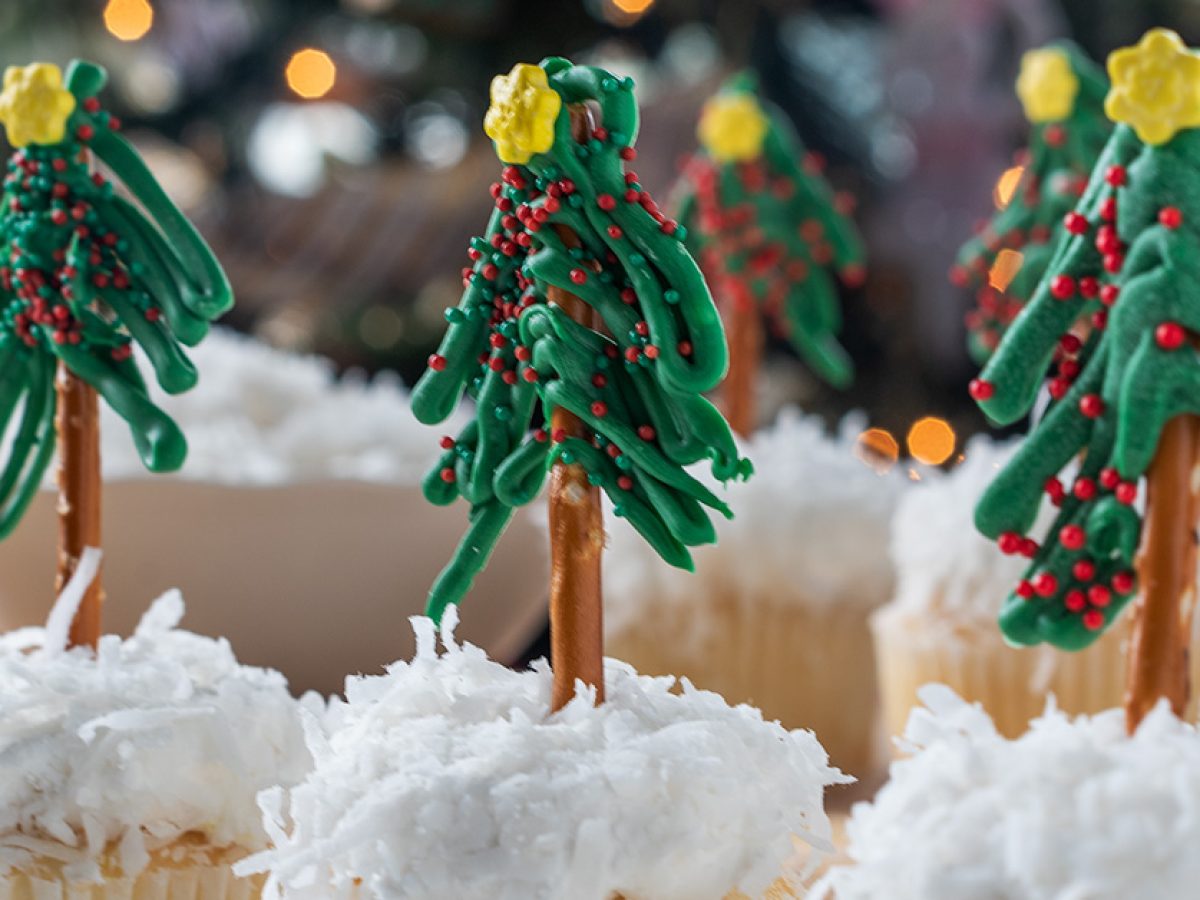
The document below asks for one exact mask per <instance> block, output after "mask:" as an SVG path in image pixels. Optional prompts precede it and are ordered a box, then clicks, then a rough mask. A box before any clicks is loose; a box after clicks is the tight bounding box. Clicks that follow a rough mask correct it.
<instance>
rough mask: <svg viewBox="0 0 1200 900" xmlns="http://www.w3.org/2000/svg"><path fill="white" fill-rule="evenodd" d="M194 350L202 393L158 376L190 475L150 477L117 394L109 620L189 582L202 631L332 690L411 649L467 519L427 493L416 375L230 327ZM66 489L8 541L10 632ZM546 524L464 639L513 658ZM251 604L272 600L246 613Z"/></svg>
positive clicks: (36, 608) (518, 554)
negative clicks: (336, 360) (283, 624)
mask: <svg viewBox="0 0 1200 900" xmlns="http://www.w3.org/2000/svg"><path fill="white" fill-rule="evenodd" d="M189 354H190V355H191V356H192V359H193V361H194V362H195V364H196V366H197V367H198V369H199V371H200V372H201V376H200V382H199V384H198V385H197V386H196V388H195V389H194V390H192V391H188V392H186V393H184V394H179V395H175V396H170V395H166V394H164V393H163V392H162V389H161V388H160V387H158V386H157V384H155V383H151V384H150V385H148V390H149V391H150V394H151V399H152V400H153V401H154V402H155V403H156V404H159V405H160V406H161V407H162V408H163V409H164V410H166V411H167V413H168V414H169V415H171V416H172V417H173V418H174V419H175V421H176V422H177V423H178V424H179V425H180V427H181V428H182V429H183V431H184V433H185V434H186V435H187V440H188V446H189V452H188V457H187V460H186V461H185V462H184V465H183V468H182V470H181V471H180V472H179V473H176V474H173V475H169V476H154V477H153V478H151V477H149V476H148V475H147V473H146V470H145V467H144V466H143V465H142V464H141V462H140V460H139V459H138V457H137V454H136V452H135V448H134V446H133V443H132V441H130V439H129V429H128V428H127V427H126V426H125V424H124V423H123V422H121V421H119V419H118V418H117V417H116V416H115V414H113V413H112V412H111V410H109V409H108V407H107V406H106V405H103V404H102V411H101V416H102V419H103V422H102V426H103V427H102V429H101V438H102V448H101V449H102V454H101V456H102V461H103V468H104V474H105V493H104V499H105V517H106V520H107V521H110V522H120V523H121V527H120V528H111V529H109V530H108V533H107V534H106V536H105V538H106V544H105V551H106V555H105V583H106V585H107V587H108V593H109V597H110V602H109V604H108V605H107V607H106V609H105V619H106V621H107V622H108V623H110V627H111V628H112V629H113V630H114V631H115V632H117V633H120V634H125V633H128V632H129V630H130V629H132V628H133V627H134V625H135V624H136V623H137V620H138V618H139V617H140V615H141V612H142V609H141V607H140V605H139V604H140V603H141V601H142V599H144V598H145V597H147V596H151V597H152V596H156V595H158V594H160V593H162V592H163V591H166V590H168V589H169V588H172V587H178V588H180V589H181V590H182V591H183V593H184V595H185V596H186V597H187V598H188V601H189V607H190V613H189V617H188V623H189V626H190V627H191V628H192V629H194V630H196V631H198V632H200V633H204V634H224V635H227V636H228V637H229V638H230V640H232V641H233V643H234V646H236V647H237V648H238V654H239V655H240V656H241V658H242V659H243V660H246V661H249V662H253V663H255V664H257V665H263V666H269V667H271V668H275V669H279V670H280V671H282V672H284V673H285V674H286V675H287V677H288V680H289V681H290V683H291V684H293V685H294V686H296V687H297V688H298V689H301V690H306V689H316V690H320V691H322V692H323V693H330V692H332V691H335V690H337V689H338V688H339V687H340V686H341V683H342V679H343V678H345V676H346V673H347V672H376V671H379V670H380V669H381V668H382V667H383V666H384V665H385V664H387V663H388V662H390V661H391V660H393V659H395V658H396V655H397V654H398V653H407V652H409V651H410V648H409V647H407V646H406V645H405V644H404V643H398V641H407V640H408V635H409V631H408V628H407V619H408V617H409V616H411V615H414V614H417V613H421V612H423V611H424V609H425V598H426V593H427V592H428V590H429V586H430V585H431V584H432V583H433V581H434V578H435V577H436V576H437V574H438V572H439V570H440V569H441V567H442V565H443V564H444V563H445V560H446V559H448V558H449V557H450V555H451V553H452V552H453V550H454V548H455V547H456V546H457V545H458V541H459V539H460V538H461V536H462V532H463V530H464V528H465V525H466V509H465V507H461V506H460V507H437V506H432V505H431V504H429V503H428V502H426V500H425V498H424V497H423V495H422V492H421V481H422V479H423V478H424V477H425V474H426V472H427V471H428V470H429V469H430V468H432V467H433V466H434V465H435V463H436V462H437V459H438V457H439V456H440V454H441V453H442V452H443V451H442V449H441V447H440V446H439V440H440V437H441V434H442V432H441V431H439V430H438V429H434V428H429V427H427V426H424V425H421V424H420V423H419V422H417V421H416V419H415V418H414V417H413V415H412V411H411V409H410V408H409V395H408V391H407V389H406V388H405V387H404V386H403V385H402V384H401V383H400V382H399V380H398V379H397V378H395V377H394V376H389V375H388V374H387V373H381V374H380V375H378V376H376V377H375V378H374V379H371V380H367V379H366V378H365V377H363V376H362V375H361V374H359V375H354V374H349V375H347V376H343V377H340V378H339V377H337V373H336V371H335V368H334V365H333V363H332V362H331V361H330V360H328V359H324V358H321V357H317V356H304V355H299V354H295V353H288V352H284V351H281V350H277V349H274V348H272V347H269V346H267V345H265V344H263V343H262V342H260V341H256V340H254V339H252V338H249V337H246V336H244V335H240V334H238V333H236V332H232V331H229V330H226V329H221V328H215V329H213V332H212V334H211V335H210V336H209V337H208V338H207V339H206V340H205V341H204V342H203V343H202V344H200V345H199V346H197V347H196V348H194V350H189ZM152 382H153V380H152ZM446 427H448V428H449V429H450V431H451V432H453V431H455V430H456V425H455V423H454V422H451V423H449V424H448V425H447V426H446ZM56 499H57V495H56V493H55V491H54V490H53V489H52V485H50V484H49V483H48V484H47V490H45V491H43V492H42V494H41V496H39V497H37V498H36V500H35V502H34V504H33V506H32V507H31V508H30V510H29V513H28V515H27V516H26V517H25V519H24V520H23V521H22V523H21V525H20V526H19V527H18V528H17V530H16V531H15V532H14V534H13V535H12V536H11V537H9V538H8V539H6V540H5V541H4V542H2V543H0V630H10V629H13V628H19V627H23V626H27V625H34V624H37V623H40V622H41V621H42V618H43V616H44V614H45V603H46V592H45V587H46V584H45V582H46V574H45V573H47V572H53V571H54V565H55V559H54V543H53V541H52V540H50V539H49V538H50V536H52V535H53V534H54V532H55V528H56V513H55V502H56ZM535 532H536V527H535V526H534V525H533V524H532V523H531V522H530V520H529V519H528V518H527V517H518V518H517V520H516V521H514V522H513V524H512V527H511V529H510V531H509V534H507V535H506V536H505V538H504V540H503V543H502V544H501V551H500V552H498V553H496V555H495V558H494V560H493V565H491V566H489V567H488V570H487V571H485V572H484V573H483V574H482V575H480V577H479V580H478V585H477V593H475V594H474V595H473V596H474V598H475V599H476V600H482V599H483V598H485V597H495V598H496V601H495V602H488V603H483V602H474V601H473V600H472V599H471V598H468V602H471V603H472V605H473V606H475V607H477V608H478V614H477V615H475V616H472V618H471V621H470V622H469V623H468V624H467V626H465V627H464V629H463V632H464V637H466V638H468V639H470V640H473V641H476V642H478V643H480V644H481V645H483V646H485V647H487V648H488V650H489V652H491V653H494V654H495V655H496V656H497V657H498V658H500V659H513V658H515V657H517V656H518V655H519V654H520V653H522V652H523V651H524V649H525V648H526V647H527V646H528V645H529V643H530V642H531V641H532V640H533V639H534V638H535V637H536V636H537V634H538V633H539V632H540V631H541V629H542V627H543V626H544V619H545V603H544V598H545V572H546V566H547V563H546V555H545V542H544V541H541V540H538V539H536V538H535ZM381 535H386V536H387V538H386V541H387V552H381V545H380V536H381ZM214 559H219V560H221V565H219V566H214V565H213V564H212V560H214ZM330 597H338V598H339V602H338V603H336V604H334V603H329V602H328V599H329V598H330ZM251 605H252V606H253V607H254V608H255V609H256V610H258V611H259V612H260V615H257V616H247V615H244V614H243V610H244V609H246V608H247V607H249V606H251ZM296 609H304V610H305V615H303V616H294V615H292V612H293V611H294V610H296ZM285 619H286V620H287V621H288V626H289V627H288V640H286V641H281V640H279V629H278V624H279V622H280V621H283V620H285ZM397 636H399V638H398V637H397Z"/></svg>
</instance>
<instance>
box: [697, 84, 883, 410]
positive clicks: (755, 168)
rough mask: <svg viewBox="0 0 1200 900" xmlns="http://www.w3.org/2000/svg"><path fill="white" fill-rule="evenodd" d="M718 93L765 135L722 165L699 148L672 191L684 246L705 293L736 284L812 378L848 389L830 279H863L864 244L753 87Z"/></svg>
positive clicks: (849, 370) (780, 118)
mask: <svg viewBox="0 0 1200 900" xmlns="http://www.w3.org/2000/svg"><path fill="white" fill-rule="evenodd" d="M721 90H722V92H737V93H745V94H749V95H751V96H753V97H754V98H755V101H756V102H757V103H758V104H759V106H760V107H761V108H762V111H763V112H764V113H765V114H766V116H767V118H768V121H769V125H768V130H767V133H766V137H765V138H764V140H763V146H762V155H761V156H760V157H759V158H757V159H753V160H750V161H748V162H728V163H722V162H718V161H716V160H714V159H713V158H712V157H711V156H710V155H709V154H708V152H707V151H706V150H704V149H703V148H701V149H699V150H697V151H696V153H695V154H694V155H693V156H692V158H691V159H690V160H689V161H688V163H687V165H686V166H685V167H684V170H683V174H682V177H681V179H680V182H679V184H678V186H677V187H676V190H675V200H676V204H677V208H678V209H679V221H680V223H681V224H683V225H684V226H685V233H686V241H687V246H688V248H689V249H690V250H691V251H692V253H693V254H694V255H695V256H696V258H697V259H699V260H700V264H701V266H702V267H703V269H704V272H705V274H706V275H707V276H708V279H709V282H710V283H711V284H714V285H721V284H723V283H726V282H728V281H731V280H732V281H736V282H738V283H740V284H741V285H742V286H743V287H744V288H745V289H746V290H747V291H748V293H749V295H750V297H752V298H753V299H754V301H755V302H756V303H757V304H758V306H759V307H760V309H761V310H762V312H763V314H764V315H765V316H766V317H767V320H768V322H769V323H770V324H771V326H772V328H773V330H774V331H775V332H777V333H778V334H780V335H784V336H786V337H787V339H788V340H789V341H790V342H791V344H792V346H793V347H794V348H795V350H796V352H797V353H798V354H799V355H800V357H801V359H803V360H804V361H805V362H806V363H807V365H808V366H809V367H810V368H811V369H812V370H813V371H814V372H815V373H816V374H817V375H818V376H820V377H821V378H823V379H824V380H825V381H827V382H829V383H830V384H832V385H834V386H835V387H847V386H848V385H849V384H850V382H851V381H852V380H853V378H854V364H853V362H852V361H851V359H850V357H849V355H848V354H847V353H846V351H845V349H843V347H842V346H841V344H840V343H839V342H838V340H837V335H838V334H839V333H840V332H841V329H842V314H841V307H840V305H839V298H838V288H837V281H836V274H837V273H839V272H840V273H843V274H844V275H853V276H855V277H858V276H860V275H861V273H862V265H863V260H864V251H863V244H862V240H861V238H860V237H859V235H858V232H857V230H856V229H855V227H854V223H853V222H852V221H851V220H850V219H849V218H848V217H847V216H846V215H844V214H843V213H842V212H841V211H840V209H839V207H840V204H839V202H838V199H837V198H836V197H835V196H834V192H833V189H832V188H831V187H830V186H829V184H828V183H827V182H826V181H825V179H824V178H823V177H821V175H820V174H819V172H818V171H817V170H818V168H819V165H818V163H817V162H816V157H814V156H812V155H811V154H807V153H806V151H805V149H804V145H803V144H802V143H801V141H800V138H799V136H798V135H797V134H796V133H795V130H794V129H793V128H792V126H791V124H790V123H789V122H788V120H787V117H786V116H785V115H784V114H783V112H782V111H780V110H779V109H777V108H776V107H774V106H772V105H771V104H768V103H766V102H764V101H763V100H761V99H760V98H759V97H758V91H757V85H756V83H755V80H754V78H753V77H752V76H750V75H749V74H747V73H742V74H740V75H737V76H735V77H733V78H731V79H730V80H729V81H728V82H726V84H725V85H724V86H723V87H722V88H721ZM801 160H802V161H803V164H802V163H801V162H800V161H801Z"/></svg>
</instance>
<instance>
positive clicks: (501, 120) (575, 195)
mask: <svg viewBox="0 0 1200 900" xmlns="http://www.w3.org/2000/svg"><path fill="white" fill-rule="evenodd" d="M491 96H492V105H491V107H490V108H489V110H488V113H487V118H486V119H485V122H484V128H485V130H486V131H487V133H488V135H489V136H490V137H491V138H492V140H493V142H494V143H495V147H496V152H497V155H498V156H499V157H500V159H501V161H503V162H504V163H506V167H505V168H504V171H503V176H502V180H501V181H500V182H498V183H497V184H495V185H493V187H492V195H493V197H494V198H495V210H494V211H493V213H492V217H491V221H490V222H489V223H488V227H487V231H486V232H485V234H484V235H483V237H480V238H475V239H474V240H472V241H471V246H470V249H469V255H470V257H471V260H472V264H471V266H470V267H469V268H467V269H465V270H464V272H463V278H464V288H465V289H464V292H463V295H462V300H461V301H460V303H459V305H458V306H457V307H455V308H452V309H450V310H448V311H447V313H446V318H447V321H448V322H449V328H448V330H447V332H446V336H445V338H444V339H443V341H442V344H441V347H440V348H439V350H438V352H437V353H436V354H435V355H433V356H432V357H431V358H430V360H429V369H428V371H427V372H426V373H425V374H424V375H423V376H422V378H421V380H420V381H419V382H418V383H417V385H416V387H415V389H414V391H413V396H412V408H413V412H414V414H415V415H416V417H417V418H418V419H420V420H421V421H422V422H426V423H435V422H440V421H443V420H444V419H445V418H446V417H447V416H448V415H449V414H450V413H451V412H452V411H453V410H454V408H455V406H456V405H457V404H458V403H459V401H460V399H461V398H462V397H463V395H464V394H465V395H467V396H469V397H471V398H472V399H473V400H474V401H475V405H476V414H475V418H474V419H473V420H472V421H471V422H469V423H468V424H467V425H466V426H465V427H464V428H463V430H462V431H461V432H460V433H459V434H458V435H457V437H454V438H449V437H448V438H445V439H444V442H443V446H444V447H445V449H446V452H445V455H444V456H443V457H442V459H441V461H440V463H439V464H438V465H437V467H436V468H435V469H434V470H433V471H432V472H431V473H430V476H429V478H428V479H427V480H426V483H425V494H426V497H427V498H428V499H429V500H430V501H431V502H433V503H437V504H448V503H451V502H453V501H454V500H455V499H456V498H458V497H462V498H464V499H465V500H466V501H467V502H468V503H469V504H470V506H471V512H470V527H469V529H468V531H467V534H466V536H465V537H464V538H463V541H462V543H461V545H460V546H459V548H458V550H457V552H456V554H455V556H454V558H453V560H452V561H451V562H450V564H449V565H448V566H447V568H446V569H445V571H444V572H443V573H442V575H441V576H440V577H439V579H438V580H437V582H436V583H435V584H434V586H433V588H432V590H431V592H430V596H429V607H428V612H429V615H430V616H432V617H433V618H434V619H440V617H441V614H442V612H443V611H444V609H445V608H446V606H447V604H450V603H457V602H458V601H459V600H460V599H461V598H462V596H463V595H464V594H465V593H466V591H467V589H468V588H469V587H470V584H471V581H472V579H473V578H474V576H475V575H476V574H477V573H478V572H479V571H480V570H481V569H482V568H483V566H484V565H486V563H487V559H488V556H489V555H490V554H491V552H492V549H493V548H494V546H495V543H496V541H497V539H498V538H499V536H500V534H501V532H502V531H503V529H504V527H505V526H506V524H507V523H508V521H509V519H510V518H511V517H512V515H513V512H514V510H516V509H517V508H518V507H520V506H523V505H525V504H527V503H529V502H530V501H531V500H533V499H534V497H535V496H536V495H537V494H538V493H539V491H540V490H541V488H542V485H543V483H544V481H545V479H546V475H547V473H549V474H550V482H551V483H550V498H549V513H550V543H551V559H552V572H551V584H550V593H551V596H550V605H551V607H550V611H551V629H552V642H553V643H552V651H553V656H554V666H555V698H554V706H555V708H557V707H558V706H561V705H562V704H563V703H565V702H566V701H567V700H569V699H570V698H571V697H572V696H574V693H575V680H576V679H577V678H580V679H583V680H584V681H585V682H586V683H589V684H592V685H595V686H596V687H597V690H598V696H602V691H603V684H602V680H603V675H602V664H601V660H602V652H601V649H602V648H601V628H600V621H601V610H600V553H601V550H602V548H603V543H604V528H603V522H602V510H601V506H600V500H599V491H600V490H603V491H604V492H605V493H606V494H607V495H608V497H609V498H610V499H611V501H612V503H613V507H614V512H615V514H616V515H618V516H623V517H624V518H626V519H627V520H628V521H629V522H630V524H632V525H633V527H634V528H636V529H637V530H638V532H640V533H641V535H642V536H643V537H644V538H645V539H646V540H647V541H649V542H650V543H651V544H652V545H653V546H654V548H655V549H656V550H657V551H658V553H659V554H661V555H662V557H663V559H665V560H666V561H667V562H669V563H671V564H672V565H676V566H680V567H690V565H691V557H690V554H689V552H688V547H690V546H695V545H699V544H704V543H708V542H711V541H712V540H713V539H714V532H713V527H712V523H711V521H710V520H709V513H708V510H709V509H712V510H717V511H719V512H720V513H722V514H723V515H729V514H730V513H729V510H728V508H727V507H726V505H725V504H724V503H723V502H722V501H721V500H720V499H719V498H718V497H717V496H716V495H714V494H713V493H712V492H711V491H710V490H709V489H708V488H706V487H705V486H704V485H703V484H701V483H700V482H699V481H697V480H696V479H695V478H693V477H692V476H691V475H689V474H688V473H687V471H686V466H688V465H690V464H692V463H695V462H697V461H700V460H704V459H708V460H710V461H711V463H712V468H713V472H714V473H715V475H716V476H717V477H718V478H719V479H721V480H728V479H731V478H736V477H744V476H746V475H748V474H749V464H748V463H746V462H745V461H743V460H739V459H738V456H737V451H736V449H735V447H734V443H733V438H732V436H731V434H730V431H729V428H728V426H727V425H726V423H725V421H724V420H723V419H722V418H721V415H720V413H718V412H717V410H716V409H715V408H714V407H713V406H712V405H711V404H710V403H709V402H708V401H707V400H705V399H704V398H703V396H702V393H703V392H704V391H707V390H710V389H712V388H713V387H714V386H715V385H716V384H717V383H718V382H719V381H720V379H721V377H722V375H723V374H724V372H725V367H726V349H725V339H724V335H723V333H722V331H721V324H720V320H719V318H718V316H717V312H716V309H715V307H714V306H713V303H712V300H711V298H710V297H709V294H708V291H707V289H706V288H705V286H704V280H703V278H702V276H701V274H700V270H699V269H698V268H697V266H696V264H695V262H694V261H693V260H692V258H691V256H689V255H688V252H687V250H686V249H685V248H684V246H683V243H682V238H683V234H682V230H681V229H680V228H679V226H677V225H676V223H675V222H673V221H671V220H670V219H668V218H667V217H666V216H664V215H663V213H662V212H661V211H660V210H659V209H658V207H657V206H656V205H655V202H654V200H653V199H652V198H651V197H650V195H649V194H648V193H647V192H646V191H645V190H643V189H642V186H641V185H640V184H639V182H638V178H637V175H636V174H635V173H633V172H631V171H627V170H626V166H625V163H626V162H629V161H631V160H633V159H634V158H635V156H636V153H635V151H634V149H633V143H634V139H635V137H636V136H637V129H638V110H637V102H636V100H635V98H634V95H633V82H632V80H631V79H621V78H618V77H616V76H614V75H612V74H610V73H608V72H606V71H604V70H602V69H597V68H592V67H587V66H575V65H572V64H571V63H570V62H568V61H567V60H565V59H558V58H550V59H547V60H545V61H543V62H542V63H541V65H538V66H535V65H528V64H519V65H517V66H515V67H514V68H513V70H512V71H511V72H510V73H509V74H508V75H501V76H498V77H497V78H495V79H494V80H493V82H492V90H491ZM594 117H598V122H596V121H595V119H594ZM543 420H544V421H543ZM706 508H707V509H706Z"/></svg>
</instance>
